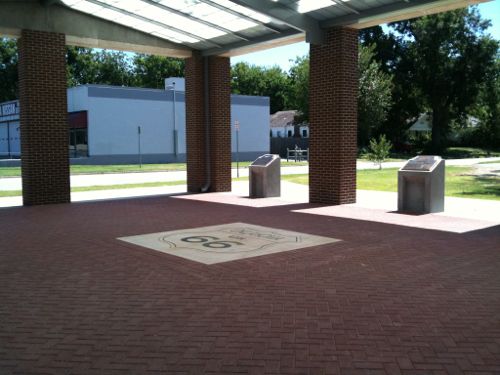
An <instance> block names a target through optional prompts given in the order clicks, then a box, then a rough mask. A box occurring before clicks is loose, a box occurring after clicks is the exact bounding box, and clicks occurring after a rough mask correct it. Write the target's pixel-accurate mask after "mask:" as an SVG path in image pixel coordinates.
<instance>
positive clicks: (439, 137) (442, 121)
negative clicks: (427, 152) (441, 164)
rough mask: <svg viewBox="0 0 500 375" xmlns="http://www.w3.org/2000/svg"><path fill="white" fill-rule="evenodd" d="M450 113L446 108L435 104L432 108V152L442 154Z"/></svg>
mask: <svg viewBox="0 0 500 375" xmlns="http://www.w3.org/2000/svg"><path fill="white" fill-rule="evenodd" d="M447 126H448V114H447V111H446V109H444V108H440V107H438V106H435V107H434V108H433V109H432V140H431V153H433V154H434V155H440V154H441V153H442V151H443V148H444V143H445V139H444V137H445V136H446V129H447Z"/></svg>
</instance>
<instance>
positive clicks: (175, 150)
mask: <svg viewBox="0 0 500 375" xmlns="http://www.w3.org/2000/svg"><path fill="white" fill-rule="evenodd" d="M172 86H173V88H174V111H173V113H174V155H175V156H177V115H176V112H175V82H172Z"/></svg>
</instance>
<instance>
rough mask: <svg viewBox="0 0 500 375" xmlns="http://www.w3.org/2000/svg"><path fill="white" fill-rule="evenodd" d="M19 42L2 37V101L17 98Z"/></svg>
mask: <svg viewBox="0 0 500 375" xmlns="http://www.w3.org/2000/svg"><path fill="white" fill-rule="evenodd" d="M17 81H18V78H17V44H16V41H15V39H8V38H0V102H4V101H7V100H14V99H17V91H18V84H17Z"/></svg>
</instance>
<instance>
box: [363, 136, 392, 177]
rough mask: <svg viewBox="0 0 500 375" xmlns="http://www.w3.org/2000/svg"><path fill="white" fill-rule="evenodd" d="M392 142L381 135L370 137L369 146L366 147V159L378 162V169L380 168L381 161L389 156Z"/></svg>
mask: <svg viewBox="0 0 500 375" xmlns="http://www.w3.org/2000/svg"><path fill="white" fill-rule="evenodd" d="M391 148H392V143H391V141H389V140H387V139H386V138H385V135H381V136H380V137H379V139H378V140H377V139H376V138H372V139H370V146H369V147H368V160H371V161H373V162H374V163H378V169H382V163H383V162H384V160H385V159H387V157H388V156H389V152H390V151H391Z"/></svg>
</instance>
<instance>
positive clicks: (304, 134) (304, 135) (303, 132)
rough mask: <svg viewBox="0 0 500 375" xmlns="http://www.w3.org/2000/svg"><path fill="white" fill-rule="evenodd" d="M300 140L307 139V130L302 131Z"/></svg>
mask: <svg viewBox="0 0 500 375" xmlns="http://www.w3.org/2000/svg"><path fill="white" fill-rule="evenodd" d="M302 138H307V129H302Z"/></svg>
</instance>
